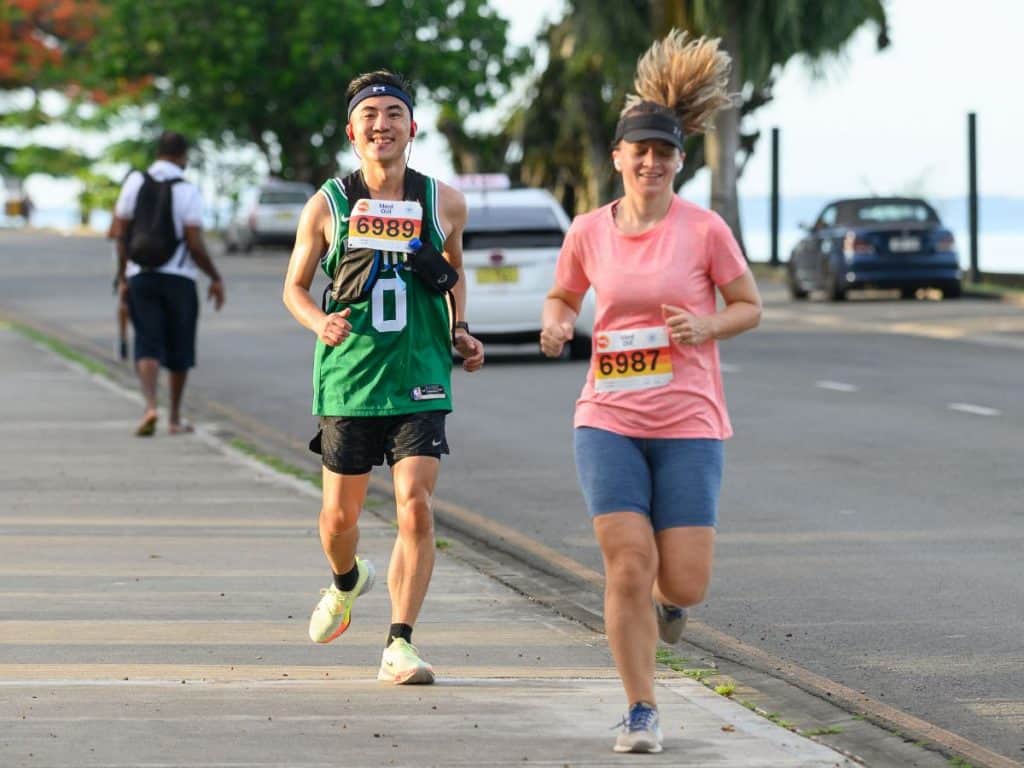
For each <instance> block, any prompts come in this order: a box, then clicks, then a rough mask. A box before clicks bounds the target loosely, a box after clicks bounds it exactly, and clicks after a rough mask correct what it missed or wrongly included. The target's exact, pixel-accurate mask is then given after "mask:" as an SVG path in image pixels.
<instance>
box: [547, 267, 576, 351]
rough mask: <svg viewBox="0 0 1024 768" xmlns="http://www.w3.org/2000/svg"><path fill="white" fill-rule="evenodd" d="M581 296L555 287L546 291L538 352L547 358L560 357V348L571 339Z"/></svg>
mask: <svg viewBox="0 0 1024 768" xmlns="http://www.w3.org/2000/svg"><path fill="white" fill-rule="evenodd" d="M583 295H584V294H582V293H577V292H576V291H569V290H566V289H565V288H562V287H560V286H557V285H556V286H554V287H553V288H552V289H551V290H550V291H548V296H547V298H546V299H545V300H544V311H543V312H542V313H541V319H540V326H541V331H540V350H541V352H543V353H544V354H545V355H547V356H548V357H558V356H559V355H561V354H562V347H564V346H565V343H566V342H567V341H569V340H571V339H572V336H573V326H574V325H575V323H576V317H577V316H578V315H579V313H580V306H581V305H582V304H583Z"/></svg>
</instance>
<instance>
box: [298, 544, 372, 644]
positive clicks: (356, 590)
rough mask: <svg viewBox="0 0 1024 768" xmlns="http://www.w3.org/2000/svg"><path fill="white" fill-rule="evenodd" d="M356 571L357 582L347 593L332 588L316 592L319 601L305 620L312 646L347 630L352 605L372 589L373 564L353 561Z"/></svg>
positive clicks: (332, 586) (329, 640) (364, 561)
mask: <svg viewBox="0 0 1024 768" xmlns="http://www.w3.org/2000/svg"><path fill="white" fill-rule="evenodd" d="M356 568H358V569H359V579H358V580H357V581H356V585H355V586H354V587H353V588H352V589H350V590H349V591H347V592H342V591H341V590H340V589H338V588H337V587H336V586H334V585H333V584H331V586H329V587H328V588H327V589H321V590H320V594H321V595H323V597H321V598H320V602H319V603H317V604H316V608H314V609H313V615H312V616H310V617H309V639H310V640H312V641H313V642H314V643H329V642H331V640H333V639H334V638H336V637H337V636H338V635H340V634H341V633H342V632H344V631H345V630H346V629H348V625H349V624H350V623H351V621H352V603H354V602H355V601H356V598H357V597H359V596H360V595H365V594H366V593H367V592H369V591H370V590H371V589H373V582H374V579H375V578H376V575H377V573H376V571H375V570H374V567H373V563H371V562H370V561H369V560H363V559H362V558H360V557H357V558H356Z"/></svg>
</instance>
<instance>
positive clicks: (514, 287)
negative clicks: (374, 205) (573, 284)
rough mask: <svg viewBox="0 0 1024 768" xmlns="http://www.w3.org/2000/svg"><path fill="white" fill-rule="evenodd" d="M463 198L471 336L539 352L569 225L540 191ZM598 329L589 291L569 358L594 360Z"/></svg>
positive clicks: (552, 200) (554, 203) (474, 193)
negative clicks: (542, 323)
mask: <svg viewBox="0 0 1024 768" xmlns="http://www.w3.org/2000/svg"><path fill="white" fill-rule="evenodd" d="M465 195H466V203H467V207H468V209H469V220H468V222H467V224H466V230H465V233H464V234H463V237H462V250H463V266H464V267H465V271H466V287H467V291H468V299H467V307H466V317H467V319H468V320H469V323H470V330H471V332H472V333H473V335H474V336H476V337H478V338H480V339H481V340H483V341H485V342H490V343H492V344H493V343H497V344H503V343H504V344H527V343H532V344H539V339H540V316H541V310H542V309H543V307H544V299H545V297H546V296H547V293H548V291H549V290H551V286H552V283H553V281H554V276H555V263H556V261H557V259H558V252H559V249H560V248H561V246H562V240H563V239H564V237H565V233H566V231H567V230H568V228H569V217H568V216H566V214H565V211H563V210H562V207H561V206H560V205H559V204H558V201H557V200H556V199H555V198H554V197H553V196H552V195H551V194H550V193H549V192H547V191H545V190H542V189H500V190H488V191H467V192H465ZM593 325H594V304H593V293H592V292H591V291H588V292H587V295H586V297H585V298H584V301H583V306H582V308H581V311H580V316H579V318H578V319H577V322H576V332H575V338H574V339H573V341H572V343H571V344H570V345H568V347H569V350H568V354H569V356H570V357H572V358H575V359H584V358H588V357H590V335H591V333H592V331H593Z"/></svg>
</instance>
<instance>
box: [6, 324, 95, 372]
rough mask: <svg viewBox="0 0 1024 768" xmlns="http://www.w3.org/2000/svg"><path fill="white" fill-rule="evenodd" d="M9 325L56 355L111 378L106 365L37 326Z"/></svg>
mask: <svg viewBox="0 0 1024 768" xmlns="http://www.w3.org/2000/svg"><path fill="white" fill-rule="evenodd" d="M7 327H9V328H11V329H13V330H14V331H16V332H17V333H20V334H21V335H22V336H24V337H25V338H26V339H31V340H32V341H34V342H36V343H37V344H42V345H43V346H44V347H46V348H47V349H48V350H50V351H51V352H53V353H54V354H56V355H59V356H60V357H63V358H64V359H65V360H70V361H71V362H73V363H77V364H78V365H80V366H82V367H83V368H85V369H86V370H87V371H89V372H90V373H95V374H99V375H100V376H106V377H107V378H108V379H109V378H111V376H110V372H109V371H107V369H106V367H105V366H103V365H101V364H100V363H98V362H96V361H95V360H93V359H92V358H91V357H87V356H86V355H83V354H82V353H81V352H76V351H75V350H73V349H71V347H69V346H68V345H67V344H64V343H63V342H61V341H58V340H57V339H55V338H53V337H52V336H48V335H46V334H45V333H41V332H40V331H37V330H36V329H35V328H29V327H27V326H24V325H19V324H18V323H11V324H9V325H7Z"/></svg>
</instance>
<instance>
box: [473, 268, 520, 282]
mask: <svg viewBox="0 0 1024 768" xmlns="http://www.w3.org/2000/svg"><path fill="white" fill-rule="evenodd" d="M476 281H477V283H478V284H480V285H494V284H495V283H518V282H519V267H477V270H476Z"/></svg>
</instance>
